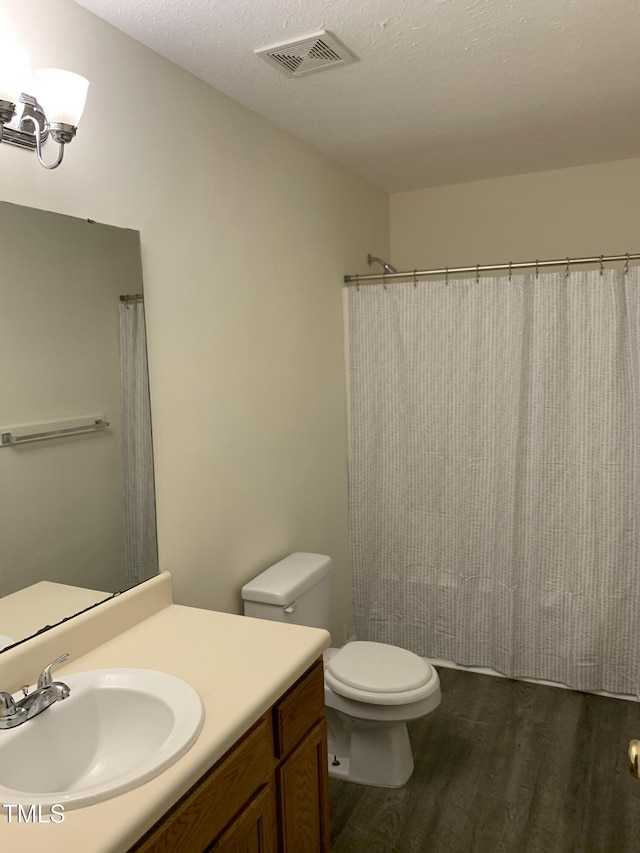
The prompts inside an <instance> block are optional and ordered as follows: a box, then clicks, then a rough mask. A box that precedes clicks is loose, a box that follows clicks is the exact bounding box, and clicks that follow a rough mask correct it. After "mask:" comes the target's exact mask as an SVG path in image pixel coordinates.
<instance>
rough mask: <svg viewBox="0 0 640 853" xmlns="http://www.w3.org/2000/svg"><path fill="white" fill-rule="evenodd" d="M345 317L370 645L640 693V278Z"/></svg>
mask: <svg viewBox="0 0 640 853" xmlns="http://www.w3.org/2000/svg"><path fill="white" fill-rule="evenodd" d="M348 310H349V336H350V382H351V393H350V399H351V422H350V430H351V447H350V467H349V482H350V487H349V489H350V498H349V500H350V528H351V543H352V563H353V584H354V607H355V618H356V634H357V636H358V639H363V640H374V641H375V640H377V641H381V642H389V643H396V644H397V645H400V646H404V647H406V648H408V649H411V650H412V651H414V652H417V653H418V654H421V655H426V656H428V657H432V658H441V659H448V660H453V661H455V662H456V663H459V664H463V665H470V666H488V667H493V668H494V669H497V670H498V671H499V672H502V673H504V674H506V675H509V676H512V677H518V676H524V677H531V678H538V679H548V680H549V681H554V682H560V683H564V684H568V685H569V686H571V687H574V688H576V689H582V690H608V691H611V692H614V693H625V694H636V695H640V678H639V673H640V662H639V660H638V656H639V654H640V651H639V650H640V613H639V609H638V608H639V604H640V268H637V267H636V268H631V269H630V270H629V271H628V273H627V274H626V275H625V274H624V272H623V271H622V270H603V274H602V275H601V274H600V271H599V270H595V271H589V272H583V271H576V272H571V273H570V274H569V275H568V276H566V275H565V272H564V270H562V271H560V272H558V273H550V274H544V275H543V274H540V276H539V278H536V277H535V276H534V275H532V276H513V279H512V280H511V281H510V280H509V277H508V276H505V277H495V278H488V277H487V278H485V277H484V276H483V277H482V278H481V279H480V281H479V282H476V281H475V279H472V280H468V279H467V280H457V281H453V280H450V281H449V282H448V284H447V283H445V282H444V281H438V282H435V281H432V280H431V281H427V282H418V283H417V286H415V287H414V284H413V282H409V283H407V284H393V285H388V286H387V288H386V289H384V288H382V287H377V286H366V287H361V288H360V289H359V290H357V289H356V288H355V287H352V288H350V289H349V307H348Z"/></svg>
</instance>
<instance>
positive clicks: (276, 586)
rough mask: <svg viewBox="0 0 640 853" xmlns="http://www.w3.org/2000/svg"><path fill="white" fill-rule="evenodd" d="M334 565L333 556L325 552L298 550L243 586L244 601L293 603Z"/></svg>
mask: <svg viewBox="0 0 640 853" xmlns="http://www.w3.org/2000/svg"><path fill="white" fill-rule="evenodd" d="M330 568H331V558H330V557H325V556H324V555H323V554H307V553H305V552H301V551H299V552H297V553H295V554H289V556H288V557H285V558H284V560H280V562H279V563H275V565H273V566H270V567H269V568H268V569H265V571H264V572H262V573H261V574H259V575H258V576H257V577H255V578H254V579H253V580H251V581H249V582H248V583H246V584H245V585H244V586H243V587H242V598H243V599H244V601H259V602H262V603H263V604H284V605H288V604H291V603H292V602H293V601H295V600H296V598H297V597H298V596H299V595H302V593H303V592H306V591H307V590H308V589H311V587H312V586H315V585H316V584H317V583H318V581H320V580H322V578H323V577H325V576H326V575H327V574H328V572H329V569H330Z"/></svg>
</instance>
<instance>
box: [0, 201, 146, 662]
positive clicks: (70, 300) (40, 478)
mask: <svg viewBox="0 0 640 853" xmlns="http://www.w3.org/2000/svg"><path fill="white" fill-rule="evenodd" d="M0 240H1V241H2V247H3V264H2V272H1V273H0V648H6V647H8V645H10V644H11V643H12V642H17V641H21V640H23V639H25V638H27V637H29V636H30V635H32V634H34V633H37V632H38V631H40V630H42V629H44V628H46V627H48V626H50V625H53V624H55V623H57V622H60V621H61V620H63V619H65V618H68V617H69V616H71V615H73V614H75V613H77V612H80V611H81V610H84V609H86V608H87V607H88V606H91V605H94V604H95V603H97V602H98V601H103V600H106V599H108V598H110V597H111V595H113V594H114V593H117V592H120V591H122V590H124V589H127V588H129V587H130V586H133V585H135V584H137V583H140V582H141V581H144V580H146V579H148V578H149V577H151V576H152V575H154V574H156V573H157V571H158V557H157V544H156V527H155V498H154V492H153V459H152V450H151V417H150V407H149V391H148V378H147V370H146V341H145V326H144V305H143V297H142V266H141V259H140V237H139V234H138V232H137V231H132V230H129V229H123V228H116V227H113V226H110V225H102V224H98V223H94V222H92V221H90V220H81V219H76V218H74V217H70V216H63V215H61V214H57V213H50V212H47V211H42V210H35V209H33V208H26V207H21V206H19V205H14V204H9V203H6V202H0Z"/></svg>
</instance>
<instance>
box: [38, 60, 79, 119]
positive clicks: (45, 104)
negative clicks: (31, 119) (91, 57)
mask: <svg viewBox="0 0 640 853" xmlns="http://www.w3.org/2000/svg"><path fill="white" fill-rule="evenodd" d="M34 78H35V92H34V94H35V96H36V98H37V100H38V103H39V104H40V106H41V107H42V109H43V110H44V113H45V115H46V117H47V121H48V122H49V123H50V124H52V123H64V124H70V125H72V126H73V127H77V126H78V123H79V121H80V117H81V116H82V111H83V110H84V105H85V101H86V99H87V89H88V88H89V81H88V80H87V79H86V78H85V77H81V76H80V75H79V74H74V73H73V72H71V71H63V70H62V69H60V68H40V69H39V70H38V71H36V72H35V74H34Z"/></svg>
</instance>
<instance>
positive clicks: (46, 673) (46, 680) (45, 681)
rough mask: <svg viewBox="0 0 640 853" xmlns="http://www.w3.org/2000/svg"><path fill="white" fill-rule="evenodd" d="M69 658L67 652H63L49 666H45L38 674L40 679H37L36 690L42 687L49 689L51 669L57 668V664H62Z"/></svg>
mask: <svg viewBox="0 0 640 853" xmlns="http://www.w3.org/2000/svg"><path fill="white" fill-rule="evenodd" d="M68 657H69V652H65V653H64V654H63V655H60V657H59V658H56V659H55V660H52V661H51V663H50V664H47V666H45V668H44V669H43V670H42V672H41V673H40V677H39V678H38V689H41V688H43V687H51V684H52V679H51V669H52V667H54V666H57V665H58V664H59V663H64V661H66V659H67V658H68Z"/></svg>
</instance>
